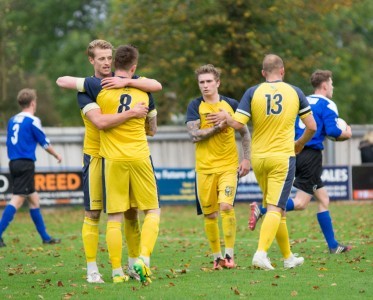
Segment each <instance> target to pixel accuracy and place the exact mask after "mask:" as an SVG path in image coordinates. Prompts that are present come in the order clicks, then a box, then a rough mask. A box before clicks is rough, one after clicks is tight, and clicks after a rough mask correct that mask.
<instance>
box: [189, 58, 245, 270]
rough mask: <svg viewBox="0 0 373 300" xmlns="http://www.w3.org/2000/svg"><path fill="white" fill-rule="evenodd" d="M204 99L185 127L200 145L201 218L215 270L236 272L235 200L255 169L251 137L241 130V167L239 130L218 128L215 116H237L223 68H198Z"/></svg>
mask: <svg viewBox="0 0 373 300" xmlns="http://www.w3.org/2000/svg"><path fill="white" fill-rule="evenodd" d="M196 77H197V81H198V86H199V88H200V91H201V94H202V96H201V97H198V98H197V99H195V100H193V101H191V102H190V103H189V105H188V109H187V118H186V124H187V128H188V132H189V135H190V136H191V138H192V141H193V142H194V143H195V145H196V192H197V210H198V214H202V213H203V215H204V226H205V232H206V235H207V239H208V241H209V244H210V248H211V251H212V254H213V257H214V265H213V267H214V269H220V268H221V267H225V268H234V267H235V263H234V245H235V240H236V216H235V211H234V207H233V204H234V200H235V197H236V193H237V184H238V178H239V177H242V176H245V175H246V174H248V172H249V170H250V139H251V137H250V133H249V130H248V128H247V127H246V126H245V127H242V128H241V129H240V130H239V133H240V135H241V143H242V152H243V159H242V161H241V163H240V164H239V157H238V150H237V145H236V139H235V130H234V129H233V128H230V127H227V126H226V125H223V126H222V125H219V124H218V125H215V123H216V122H217V120H215V119H214V118H210V117H209V116H210V115H211V114H213V113H216V112H219V111H220V110H225V111H227V112H228V113H230V114H232V115H233V114H234V112H235V110H236V108H237V106H238V102H237V101H236V100H234V99H231V98H228V97H225V96H222V95H219V92H218V88H219V86H220V70H219V69H217V68H215V67H214V66H213V65H211V64H209V65H204V66H201V67H199V68H198V69H197V70H196ZM219 214H220V216H221V219H222V227H223V235H224V243H225V254H224V256H223V255H222V253H221V246H220V233H219V224H218V217H219Z"/></svg>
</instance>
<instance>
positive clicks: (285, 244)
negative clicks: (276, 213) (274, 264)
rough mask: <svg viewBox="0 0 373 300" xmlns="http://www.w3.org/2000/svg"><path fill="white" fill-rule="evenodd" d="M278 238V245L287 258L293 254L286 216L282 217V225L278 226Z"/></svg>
mask: <svg viewBox="0 0 373 300" xmlns="http://www.w3.org/2000/svg"><path fill="white" fill-rule="evenodd" d="M276 240H277V243H278V246H279V247H280V250H281V253H282V256H283V257H284V258H285V259H287V258H289V257H290V255H291V250H290V241H289V232H288V227H287V225H286V217H282V218H281V222H280V226H279V227H278V230H277V234H276Z"/></svg>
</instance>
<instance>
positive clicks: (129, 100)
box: [78, 45, 160, 284]
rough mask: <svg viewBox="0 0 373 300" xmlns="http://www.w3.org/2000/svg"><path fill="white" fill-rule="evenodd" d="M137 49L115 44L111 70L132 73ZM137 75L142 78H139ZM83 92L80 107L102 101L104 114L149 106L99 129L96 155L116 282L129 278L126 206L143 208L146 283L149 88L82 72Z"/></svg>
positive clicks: (153, 194) (151, 228)
mask: <svg viewBox="0 0 373 300" xmlns="http://www.w3.org/2000/svg"><path fill="white" fill-rule="evenodd" d="M138 55H139V54H138V50H137V49H136V48H135V47H133V46H130V45H126V46H120V47H118V49H117V51H116V54H115V69H116V71H115V76H119V77H124V78H132V77H133V75H134V72H135V70H136V67H137V62H138ZM139 80H141V79H139ZM84 90H85V93H81V94H80V95H79V96H78V101H79V104H80V107H81V109H82V112H83V113H84V114H88V113H89V112H90V111H91V110H95V109H97V107H100V109H101V110H102V112H103V113H104V114H115V113H122V112H123V111H131V110H132V109H133V108H134V107H135V106H136V105H137V104H138V103H145V105H146V106H147V107H148V108H149V111H148V114H147V116H146V118H145V117H144V118H132V119H130V120H128V121H127V122H125V123H122V124H120V125H118V126H115V127H112V128H110V129H107V130H105V131H101V132H100V140H101V143H100V155H101V156H102V157H103V174H104V177H103V182H104V187H103V192H104V210H105V212H107V213H108V223H107V231H106V242H107V246H108V251H109V257H110V261H111V264H112V275H113V281H114V282H124V281H126V280H127V278H126V276H125V275H124V274H123V270H122V267H121V259H122V232H121V227H122V222H123V213H125V212H127V211H129V210H130V209H140V210H142V211H144V213H145V218H144V222H143V224H142V229H141V243H140V244H141V251H140V258H139V259H138V260H137V261H136V262H135V264H134V269H135V271H136V272H137V273H138V275H139V276H140V279H141V281H142V282H143V283H144V284H147V283H150V282H151V279H150V275H151V273H150V268H149V265H150V255H151V253H152V251H153V249H154V246H155V243H156V240H157V237H158V231H159V220H160V208H159V201H158V190H157V184H156V179H155V174H154V170H153V164H152V161H151V157H150V150H149V145H148V142H147V138H146V135H154V134H155V132H156V129H157V126H156V115H157V111H156V109H155V105H154V100H153V97H152V96H151V94H149V93H146V92H143V91H141V90H139V89H136V88H132V87H125V88H120V89H103V88H102V86H101V80H100V79H98V78H95V77H90V78H86V79H85V82H84Z"/></svg>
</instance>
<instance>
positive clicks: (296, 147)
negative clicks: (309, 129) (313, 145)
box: [294, 140, 304, 154]
mask: <svg viewBox="0 0 373 300" xmlns="http://www.w3.org/2000/svg"><path fill="white" fill-rule="evenodd" d="M303 148H304V144H302V143H301V142H299V140H297V141H295V143H294V152H295V154H299V153H301V152H302V150H303Z"/></svg>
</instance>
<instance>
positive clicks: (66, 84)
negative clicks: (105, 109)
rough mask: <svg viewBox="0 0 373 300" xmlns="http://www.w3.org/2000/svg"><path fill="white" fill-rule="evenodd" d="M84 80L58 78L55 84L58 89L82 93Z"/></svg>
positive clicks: (70, 77)
mask: <svg viewBox="0 0 373 300" xmlns="http://www.w3.org/2000/svg"><path fill="white" fill-rule="evenodd" d="M84 80H85V79H84V78H81V77H73V76H62V77H58V78H57V80H56V83H57V85H58V86H59V87H61V88H64V89H70V90H77V91H79V92H84Z"/></svg>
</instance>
